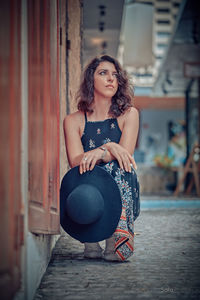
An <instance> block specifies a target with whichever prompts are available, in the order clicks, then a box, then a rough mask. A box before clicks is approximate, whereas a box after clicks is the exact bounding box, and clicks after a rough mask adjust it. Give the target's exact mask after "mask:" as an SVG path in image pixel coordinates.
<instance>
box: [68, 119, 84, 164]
mask: <svg viewBox="0 0 200 300" xmlns="http://www.w3.org/2000/svg"><path fill="white" fill-rule="evenodd" d="M63 130H64V137H65V147H66V153H67V158H68V162H69V165H70V167H71V168H73V167H75V166H78V165H79V164H80V161H81V160H82V158H83V155H84V150H83V146H82V143H81V139H80V135H79V121H78V117H77V116H75V114H71V115H67V116H66V117H65V119H64V121H63Z"/></svg>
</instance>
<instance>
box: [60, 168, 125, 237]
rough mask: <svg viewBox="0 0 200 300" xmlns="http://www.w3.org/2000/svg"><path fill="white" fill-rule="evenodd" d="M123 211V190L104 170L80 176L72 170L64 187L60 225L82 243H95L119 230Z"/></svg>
mask: <svg viewBox="0 0 200 300" xmlns="http://www.w3.org/2000/svg"><path fill="white" fill-rule="evenodd" d="M121 210H122V203H121V196H120V190H119V188H118V185H117V183H116V182H115V180H114V179H113V177H112V176H111V175H110V174H109V173H108V172H107V171H106V170H105V169H103V168H102V167H99V166H95V167H94V169H93V170H92V171H88V172H86V173H83V174H82V175H81V174H80V173H79V167H74V168H73V169H71V170H69V171H68V172H67V173H66V174H65V175H64V177H63V179H62V183H61V188H60V223H61V225H62V227H63V229H64V230H65V231H66V232H67V233H68V234H69V235H71V236H72V237H73V238H75V239H77V240H79V241H80V242H82V243H84V242H88V243H95V242H99V241H102V240H105V239H107V238H109V237H110V236H111V235H112V234H113V233H114V231H115V229H116V227H117V225H118V222H119V219H120V216H121Z"/></svg>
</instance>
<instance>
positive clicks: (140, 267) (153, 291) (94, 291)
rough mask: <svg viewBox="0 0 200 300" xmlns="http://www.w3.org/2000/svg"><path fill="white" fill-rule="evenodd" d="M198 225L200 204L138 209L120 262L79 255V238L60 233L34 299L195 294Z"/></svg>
mask: <svg viewBox="0 0 200 300" xmlns="http://www.w3.org/2000/svg"><path fill="white" fill-rule="evenodd" d="M199 225H200V209H192V208H187V209H185V208H184V209H181V208H178V209H174V210H170V209H162V210H149V211H142V212H141V214H140V216H139V217H138V219H137V220H136V222H135V232H136V233H137V234H136V235H135V252H134V255H133V256H132V257H131V258H130V259H129V260H128V261H126V262H124V263H114V262H106V261H104V260H102V259H93V260H92V259H84V257H83V249H84V246H83V244H81V243H79V242H78V241H76V240H74V239H72V238H71V237H70V236H68V235H67V234H66V233H62V235H61V237H60V239H59V240H58V242H57V244H56V247H55V248H54V251H53V254H52V258H51V261H50V263H49V266H48V268H47V271H46V273H45V275H44V277H43V279H42V281H41V284H40V286H39V288H38V290H37V292H36V295H35V300H39V299H44V300H45V299H48V300H57V299H58V300H59V299H62V300H63V299H69V300H86V299H87V300H101V299H104V300H112V299H115V300H117V299H120V300H126V299H127V300H133V299H134V300H140V299H141V300H143V299H153V300H154V299H163V300H167V299H169V300H172V299H181V300H184V299H185V300H186V299H187V300H190V299H191V300H192V299H200V279H199V278H200V276H199V274H200V230H199V229H200V226H199ZM101 246H102V247H104V242H101Z"/></svg>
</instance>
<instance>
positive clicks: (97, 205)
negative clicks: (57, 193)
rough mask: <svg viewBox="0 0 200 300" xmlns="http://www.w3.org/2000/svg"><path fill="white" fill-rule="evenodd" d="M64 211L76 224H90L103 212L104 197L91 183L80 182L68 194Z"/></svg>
mask: <svg viewBox="0 0 200 300" xmlns="http://www.w3.org/2000/svg"><path fill="white" fill-rule="evenodd" d="M65 211H66V213H67V214H68V216H69V217H70V218H71V219H72V220H73V221H74V222H75V223H78V224H92V223H94V222H96V221H97V220H98V219H99V218H100V217H101V216H102V214H103V211H104V199H103V197H102V194H101V193H100V191H99V190H98V188H96V187H95V186H93V185H90V184H81V185H79V186H77V187H76V188H75V189H74V190H72V192H71V193H70V194H69V196H68V197H67V200H66V207H65Z"/></svg>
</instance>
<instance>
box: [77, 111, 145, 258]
mask: <svg viewBox="0 0 200 300" xmlns="http://www.w3.org/2000/svg"><path fill="white" fill-rule="evenodd" d="M85 119H86V122H85V129H84V133H83V136H82V138H81V141H82V144H83V148H84V151H85V152H86V151H89V150H93V149H95V148H97V147H99V146H101V145H103V144H106V143H108V142H111V141H112V142H115V143H119V141H120V137H121V130H120V128H119V126H118V122H117V119H116V118H112V119H106V120H105V121H97V122H88V121H87V117H86V115H85ZM99 166H100V167H102V168H104V169H105V170H106V171H108V172H109V173H110V174H111V175H112V177H113V178H114V180H115V181H116V183H117V185H118V187H119V190H120V194H121V199H122V214H121V217H120V220H119V223H118V226H117V228H116V230H115V232H114V237H115V251H116V254H117V255H118V257H119V258H120V259H121V260H122V261H123V260H126V259H127V258H129V257H130V256H131V255H132V254H133V251H134V221H135V220H136V218H137V217H138V215H139V213H140V198H139V183H138V180H137V175H136V172H135V170H134V169H133V168H132V172H131V173H129V172H126V171H124V170H122V169H120V167H119V164H118V162H117V161H116V160H113V161H111V162H109V163H106V164H105V163H104V164H100V165H99Z"/></svg>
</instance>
